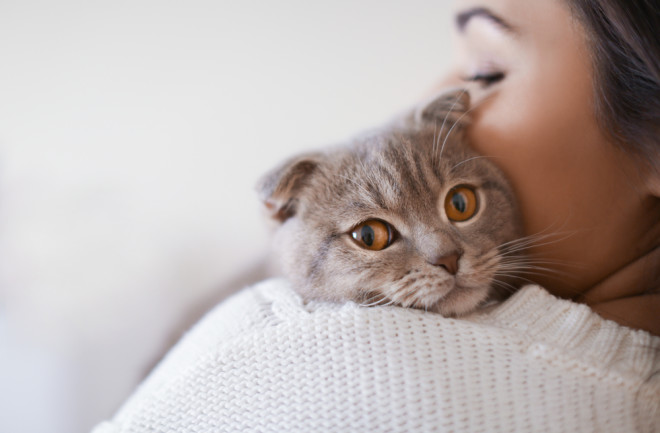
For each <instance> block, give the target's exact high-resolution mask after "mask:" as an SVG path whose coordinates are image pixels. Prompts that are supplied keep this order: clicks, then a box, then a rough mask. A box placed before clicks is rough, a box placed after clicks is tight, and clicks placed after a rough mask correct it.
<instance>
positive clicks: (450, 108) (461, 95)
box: [432, 88, 470, 164]
mask: <svg viewBox="0 0 660 433" xmlns="http://www.w3.org/2000/svg"><path fill="white" fill-rule="evenodd" d="M465 92H467V88H464V89H463V90H462V91H461V93H460V94H459V95H458V96H457V97H456V99H455V100H454V102H453V103H452V104H451V107H449V110H448V111H447V114H445V117H444V118H443V119H442V125H440V133H439V134H438V139H437V141H434V142H433V153H432V157H433V159H432V161H434V162H435V163H436V164H439V163H440V161H441V160H442V152H443V151H444V150H445V143H446V142H447V137H449V134H451V131H452V129H454V126H456V123H458V120H460V119H462V118H463V116H465V115H466V114H467V113H468V112H469V111H470V109H468V110H467V111H466V112H465V113H463V115H462V116H460V117H459V118H458V120H457V121H456V122H454V124H453V125H452V126H451V128H450V129H449V131H448V132H447V134H446V135H445V140H444V141H443V142H442V149H440V155H439V156H438V159H437V161H435V153H436V150H437V147H438V146H437V145H438V144H439V142H440V136H441V135H442V131H444V129H445V125H446V124H447V119H449V116H450V115H451V113H453V112H454V108H455V107H456V104H457V103H458V101H459V100H460V99H461V98H462V97H463V95H464V94H465ZM434 135H435V134H434Z"/></svg>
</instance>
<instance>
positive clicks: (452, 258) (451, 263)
mask: <svg viewBox="0 0 660 433" xmlns="http://www.w3.org/2000/svg"><path fill="white" fill-rule="evenodd" d="M460 258H461V256H460V255H459V254H458V253H451V254H447V255H444V256H438V257H436V258H435V259H433V260H432V261H431V262H430V263H431V264H432V265H434V266H440V267H441V268H444V269H445V271H447V272H449V273H450V274H451V275H456V272H458V259H460Z"/></svg>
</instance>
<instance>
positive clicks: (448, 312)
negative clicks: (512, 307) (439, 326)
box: [428, 286, 490, 317]
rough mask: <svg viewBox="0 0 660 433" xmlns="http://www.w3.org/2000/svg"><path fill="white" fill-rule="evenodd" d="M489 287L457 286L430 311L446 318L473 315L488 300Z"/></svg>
mask: <svg viewBox="0 0 660 433" xmlns="http://www.w3.org/2000/svg"><path fill="white" fill-rule="evenodd" d="M489 293H490V290H489V288H488V287H461V286H455V287H454V288H453V289H452V290H450V291H449V292H448V293H447V294H446V295H445V296H443V297H442V299H440V300H439V301H438V302H437V303H436V304H435V305H434V306H433V307H432V308H429V309H428V310H429V311H434V312H436V313H439V314H441V315H443V316H445V317H460V316H465V315H467V314H470V313H472V312H473V311H475V310H476V309H478V308H479V307H480V306H481V305H483V304H484V303H485V302H486V300H487V299H488V296H489Z"/></svg>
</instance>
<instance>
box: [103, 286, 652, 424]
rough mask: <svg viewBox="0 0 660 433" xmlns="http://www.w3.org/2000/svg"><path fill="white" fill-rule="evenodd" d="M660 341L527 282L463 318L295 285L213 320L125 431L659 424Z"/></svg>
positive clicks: (152, 388)
mask: <svg viewBox="0 0 660 433" xmlns="http://www.w3.org/2000/svg"><path fill="white" fill-rule="evenodd" d="M659 371H660V338H658V337H652V336H651V335H650V334H648V333H646V332H643V331H635V330H631V329H629V328H625V327H622V326H620V325H617V324H616V323H614V322H610V321H606V320H604V319H601V318H600V317H599V316H597V315H596V314H594V313H593V312H591V310H590V309H589V308H587V307H585V306H583V305H578V304H574V303H571V302H568V301H564V300H559V299H556V298H554V297H553V296H551V295H550V294H548V293H547V292H545V291H544V290H542V289H541V288H539V287H536V286H527V287H525V288H523V289H521V290H520V291H519V292H518V293H517V294H515V295H514V296H513V297H511V298H510V299H509V300H507V301H506V302H504V303H503V304H501V305H498V306H494V307H491V308H489V309H488V310H484V311H480V312H478V313H475V314H473V315H471V316H469V317H467V318H463V319H448V318H443V317H441V316H439V315H437V314H432V313H425V312H422V311H417V310H411V309H403V308H397V307H375V308H363V307H359V306H357V305H356V304H353V303H346V304H341V305H339V304H330V303H309V304H303V302H302V301H301V299H300V298H299V297H298V296H297V295H296V294H295V293H294V292H293V291H292V290H291V288H290V287H289V285H288V284H287V283H286V282H285V281H284V280H269V281H266V282H263V283H261V284H259V285H257V286H255V287H253V288H249V289H246V290H244V291H242V292H241V293H239V294H237V295H235V296H234V297H233V298H231V299H229V300H227V301H225V302H224V303H222V304H220V305H219V306H218V307H216V308H215V309H214V310H213V311H212V312H211V313H209V314H208V315H207V316H206V317H205V318H204V319H203V320H202V321H201V322H200V323H199V324H198V325H197V326H196V327H195V328H193V330H192V331H191V332H189V333H188V334H187V335H186V336H185V337H184V338H183V339H182V341H181V342H179V344H178V345H177V346H176V347H175V348H174V349H173V350H172V351H171V352H170V354H169V355H168V356H167V357H166V358H165V359H164V360H163V361H162V362H161V364H160V365H159V366H158V367H157V368H156V370H155V371H154V372H153V373H152V374H151V375H150V377H149V378H148V379H147V380H146V381H145V382H144V383H143V384H142V385H141V386H140V388H139V389H138V390H137V391H136V393H135V394H134V395H133V396H132V397H131V398H130V399H129V400H128V401H127V402H126V403H125V404H124V406H123V408H122V409H121V410H120V411H119V413H118V414H117V415H116V416H115V418H114V420H112V421H109V422H104V423H101V424H100V425H98V426H97V427H96V429H95V430H94V433H119V432H426V431H429V432H430V431H437V432H471V433H472V432H516V431H517V432H574V431H580V432H617V433H618V432H637V431H638V432H647V433H652V432H658V431H660V374H657V373H658V372H659Z"/></svg>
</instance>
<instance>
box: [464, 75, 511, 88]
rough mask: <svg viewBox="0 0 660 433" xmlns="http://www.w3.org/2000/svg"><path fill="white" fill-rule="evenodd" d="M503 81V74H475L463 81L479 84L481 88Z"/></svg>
mask: <svg viewBox="0 0 660 433" xmlns="http://www.w3.org/2000/svg"><path fill="white" fill-rule="evenodd" d="M503 79H504V72H488V73H477V74H474V75H470V76H469V77H467V78H465V81H472V82H477V83H480V84H481V86H482V87H488V86H492V85H493V84H495V83H498V82H500V81H502V80H503Z"/></svg>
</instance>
